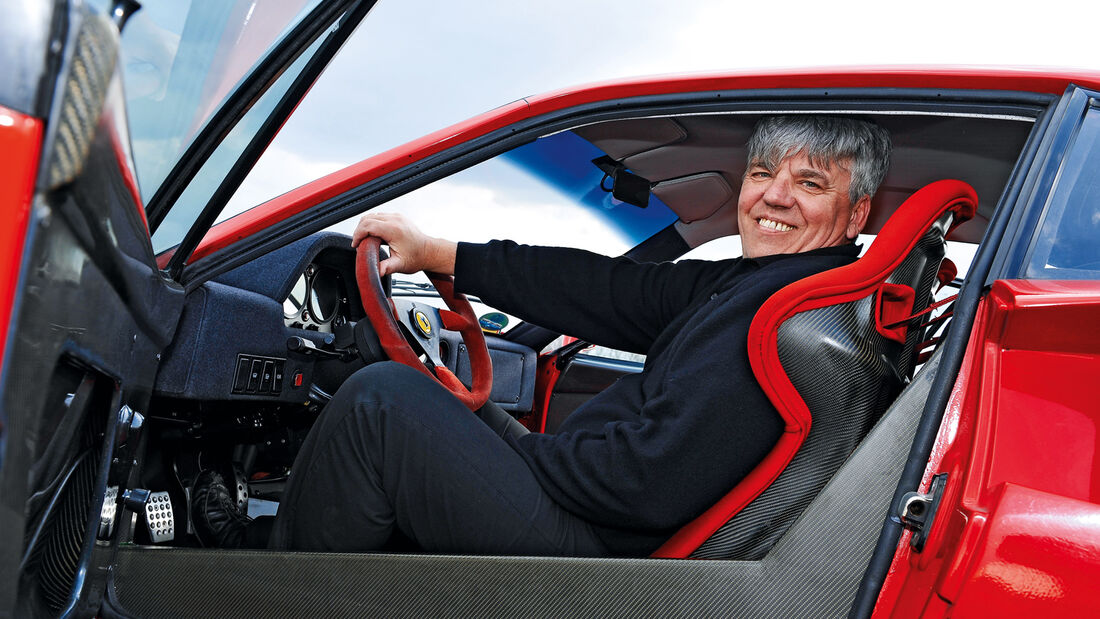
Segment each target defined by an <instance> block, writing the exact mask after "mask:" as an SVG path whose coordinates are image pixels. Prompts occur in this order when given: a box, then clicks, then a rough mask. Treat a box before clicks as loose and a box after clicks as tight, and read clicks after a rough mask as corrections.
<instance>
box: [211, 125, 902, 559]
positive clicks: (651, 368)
mask: <svg viewBox="0 0 1100 619" xmlns="http://www.w3.org/2000/svg"><path fill="white" fill-rule="evenodd" d="M748 151H749V161H748V169H747V172H746V174H745V178H744V182H743V185H742V188H741V194H740V199H739V202H738V214H739V216H738V225H739V227H740V234H741V237H742V245H743V247H744V256H743V257H741V258H733V259H729V260H724V261H719V262H703V261H681V262H679V263H662V264H652V263H636V262H633V261H631V260H629V259H627V258H608V257H606V256H599V255H596V254H592V253H588V252H584V251H581V250H576V249H568V248H558V247H527V246H521V245H516V244H515V243H511V242H508V241H494V242H491V243H487V244H484V245H472V244H467V243H454V242H452V241H447V240H444V239H438V238H432V237H428V236H426V235H424V234H423V233H422V232H420V231H419V230H418V229H417V228H416V227H415V226H413V225H412V224H410V223H409V222H408V221H406V220H405V219H404V218H402V217H400V216H395V215H385V214H371V213H368V214H367V215H365V216H364V217H363V218H362V219H361V220H360V223H359V225H358V227H357V229H356V231H355V235H354V238H353V242H354V243H355V244H356V245H357V244H358V243H359V242H360V241H362V240H363V239H364V238H366V237H367V236H378V237H380V238H382V239H383V240H385V241H386V242H387V243H388V244H389V246H390V250H391V256H390V257H389V258H388V259H387V260H385V261H383V262H382V264H381V265H380V270H381V271H382V273H383V274H385V273H395V272H401V273H411V272H416V271H420V270H430V271H437V272H442V273H452V274H454V275H455V286H456V288H457V289H458V290H459V291H460V292H465V293H473V294H477V295H479V296H480V297H481V299H482V300H483V301H485V302H486V303H488V304H489V305H491V306H494V307H497V308H499V309H501V310H504V311H506V312H509V313H511V314H514V315H516V316H519V317H521V318H524V319H526V320H530V321H532V322H535V323H536V324H541V325H544V326H546V327H549V328H551V329H554V330H555V331H558V332H562V333H570V334H572V335H576V336H578V337H580V338H582V339H585V340H587V341H590V342H593V343H597V344H601V345H604V346H608V347H612V348H618V349H623V350H629V351H634V352H639V353H645V354H646V355H647V358H646V363H645V367H644V369H643V371H642V372H640V373H638V374H635V375H629V376H626V377H623V378H622V379H620V380H619V381H617V382H616V383H615V384H613V385H612V386H610V387H609V388H607V389H606V390H604V391H603V392H602V393H601V394H599V395H598V396H596V397H594V398H592V399H591V400H589V401H588V402H587V403H585V404H584V405H583V406H581V407H580V408H578V409H577V410H576V411H575V412H574V413H573V414H572V415H571V416H570V417H569V418H568V419H566V420H565V421H564V422H563V423H562V425H561V427H560V429H559V431H558V432H557V433H555V434H552V435H550V434H538V433H528V432H526V430H524V429H523V428H522V426H520V425H519V424H518V423H516V422H515V421H514V420H513V419H511V418H510V417H509V416H508V415H507V414H506V413H504V412H503V411H501V410H500V409H499V408H496V407H494V406H493V405H491V404H489V405H486V406H485V407H483V408H482V409H481V410H480V411H478V413H477V414H476V416H475V414H472V413H470V412H469V411H468V410H466V409H465V408H464V407H463V406H462V404H461V403H459V402H458V400H457V399H455V398H454V397H453V396H451V395H450V393H449V392H447V391H446V390H444V389H443V388H442V387H441V386H440V385H438V384H437V383H435V382H434V381H432V380H431V379H429V378H427V377H426V376H424V375H422V374H420V373H419V372H417V371H415V370H412V369H410V368H407V367H405V366H400V365H397V364H393V363H382V364H374V365H372V366H369V367H367V368H364V369H363V370H360V371H359V372H358V373H357V374H356V375H354V376H353V377H351V378H350V379H349V380H348V381H347V382H346V383H345V384H344V385H343V386H342V387H341V388H340V390H339V391H338V392H337V394H336V396H335V397H334V398H333V400H332V402H331V403H330V404H329V405H328V407H327V408H326V409H325V411H324V412H323V413H322V415H321V417H320V418H319V419H318V422H317V424H316V425H315V426H314V428H313V429H312V430H311V432H310V436H309V437H308V439H307V440H306V442H305V445H304V446H303V448H302V451H301V452H300V453H299V455H298V458H297V461H296V462H295V466H294V470H293V472H292V474H291V477H290V482H289V484H288V487H287V491H286V494H285V495H284V498H283V501H282V504H281V506H280V509H279V516H278V520H277V522H276V526H275V531H274V533H273V536H272V538H271V546H272V547H274V548H284V549H300V550H328V551H361V550H373V549H377V548H383V547H386V545H387V544H388V543H389V542H390V540H391V538H392V537H393V535H394V534H395V533H396V532H398V531H399V532H400V533H401V534H403V536H404V537H406V538H408V539H411V540H412V542H413V543H414V544H415V546H416V547H418V548H420V549H423V550H428V551H442V552H459V553H495V554H534V555H547V554H559V555H586V556H608V555H617V556H644V555H646V554H649V553H651V552H652V551H653V550H654V549H656V548H657V547H658V546H659V545H660V544H661V543H662V542H663V541H665V540H666V539H667V538H668V537H669V536H670V535H671V534H672V533H673V532H675V531H676V530H677V529H678V528H679V527H681V526H683V525H684V524H685V523H687V522H688V521H690V520H691V519H692V518H694V517H695V516H697V515H698V514H699V513H701V512H702V511H703V510H705V509H706V508H707V507H709V506H710V505H711V504H713V503H714V502H715V501H716V500H717V499H718V498H719V497H721V496H722V495H723V494H725V493H726V492H727V491H729V490H730V489H731V488H732V487H734V486H735V485H736V484H737V483H738V482H739V481H740V480H741V479H743V478H744V477H745V475H747V474H748V473H749V472H750V471H752V469H753V468H754V467H755V466H756V465H757V464H758V463H759V462H760V461H761V460H762V459H763V458H764V457H765V455H766V454H767V453H768V452H769V451H770V450H771V448H772V447H773V446H774V445H775V443H776V441H777V440H778V439H779V437H780V435H781V434H782V432H783V423H782V420H781V418H780V417H779V415H778V413H777V412H776V411H775V409H774V408H773V407H772V405H771V403H770V402H769V401H768V399H767V397H766V396H765V395H764V393H763V391H762V390H761V389H760V387H759V385H757V384H756V381H755V379H754V377H753V374H752V371H751V368H750V367H749V362H748V357H747V352H746V346H747V344H746V338H747V333H748V329H749V325H750V323H751V322H752V319H753V316H754V315H755V313H756V311H757V309H759V307H760V306H761V304H763V303H764V301H765V300H766V299H767V298H768V297H769V296H771V295H772V294H773V293H775V292H776V291H777V290H779V289H780V288H782V287H783V286H785V285H787V284H789V283H791V282H794V281H797V280H799V279H801V278H804V277H807V276H809V275H813V274H815V273H818V272H821V271H824V270H827V269H830V268H835V267H839V266H843V265H846V264H849V263H851V262H852V261H854V260H855V259H856V257H857V255H858V247H857V246H856V245H855V244H854V243H853V241H854V239H855V238H856V235H857V234H859V232H860V230H861V229H862V228H863V225H864V223H865V222H866V220H867V213H868V210H869V208H870V202H871V196H872V195H873V194H874V192H875V189H876V188H877V187H878V185H879V183H881V181H882V178H883V176H884V175H885V172H886V167H887V165H888V161H889V153H890V142H889V136H888V135H887V134H886V132H885V131H884V130H882V129H880V128H878V127H876V126H875V125H872V124H870V123H867V122H863V121H860V120H857V119H854V118H848V117H824V116H815V115H797V116H779V117H771V118H765V119H763V120H762V121H761V122H760V123H758V125H757V127H756V130H755V132H754V134H753V136H752V138H751V140H750V142H749V148H748ZM229 503H230V504H231V503H232V502H231V501H230V502H229ZM199 520H200V522H201V521H202V518H200V519H199Z"/></svg>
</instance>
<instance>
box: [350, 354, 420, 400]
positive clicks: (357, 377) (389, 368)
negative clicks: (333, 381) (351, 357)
mask: <svg viewBox="0 0 1100 619" xmlns="http://www.w3.org/2000/svg"><path fill="white" fill-rule="evenodd" d="M432 382H435V381H434V380H433V379H432V378H429V377H428V376H426V375H424V373H423V372H420V371H418V370H414V369H413V368H410V367H409V366H407V365H404V364H401V363H397V362H396V361H383V362H381V363H372V364H371V365H368V366H367V367H365V368H363V369H361V370H359V371H357V372H355V373H354V374H352V375H351V376H350V377H348V379H347V380H345V381H344V384H343V385H341V386H340V389H339V391H337V393H340V392H342V391H351V392H354V393H355V394H356V395H357V396H359V397H357V398H356V399H360V400H361V399H364V398H367V397H371V398H372V399H386V398H388V397H389V396H391V395H393V394H395V393H400V392H402V391H405V390H408V389H413V390H422V389H424V388H425V387H426V386H427V385H429V384H430V383H432Z"/></svg>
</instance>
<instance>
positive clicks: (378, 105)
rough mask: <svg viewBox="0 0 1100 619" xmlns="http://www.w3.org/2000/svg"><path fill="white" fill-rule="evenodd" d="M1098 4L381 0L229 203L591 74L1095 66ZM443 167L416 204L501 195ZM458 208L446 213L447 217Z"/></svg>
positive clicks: (263, 195) (258, 197)
mask: <svg viewBox="0 0 1100 619" xmlns="http://www.w3.org/2000/svg"><path fill="white" fill-rule="evenodd" d="M1071 6H1072V7H1077V8H1070V7H1071ZM1081 11H1085V12H1092V13H1093V15H1091V16H1089V15H1082V14H1081ZM1097 16H1100V9H1098V8H1097V7H1096V5H1094V4H1092V3H1082V4H1076V3H1075V4H1073V5H1069V4H1067V5H1066V6H1064V7H1062V6H1059V4H1058V3H1057V2H1044V3H1036V2H1019V1H1014V0H1009V1H1003V2H998V3H988V2H967V1H966V0H962V1H960V0H954V1H947V2H944V1H932V2H921V3H916V2H906V3H899V2H889V1H883V0H879V1H877V2H872V1H859V2H831V3H827V2H821V1H820V0H816V1H807V0H787V1H781V2H769V3H752V2H736V1H717V0H711V1H692V0H680V1H677V2H668V1H655V0H642V1H638V0H634V1H625V0H624V1H619V0H583V1H581V0H557V1H555V2H540V3H524V2H516V1H515V0H511V1H499V0H479V1H467V2H443V1H442V0H380V1H379V2H378V4H377V6H376V7H375V8H374V9H373V10H372V12H371V13H370V15H368V16H367V18H366V20H365V22H364V24H363V25H362V26H360V28H359V30H358V31H357V32H356V33H355V34H354V35H353V37H352V38H351V40H350V41H349V42H348V43H347V44H346V46H345V47H344V49H343V50H342V51H341V52H340V54H339V56H338V57H337V58H336V59H335V61H334V63H333V64H332V65H331V66H330V67H329V68H328V69H327V70H326V73H325V74H324V75H323V76H322V78H321V79H320V80H319V82H318V83H317V84H316V85H315V86H314V88H313V90H312V91H311V92H310V94H309V96H308V97H307V98H306V99H305V101H304V102H303V103H302V104H301V105H300V106H299V109H298V110H297V111H296V113H295V115H294V117H292V118H291V120H290V121H289V122H288V123H287V125H286V126H285V127H284V129H283V131H282V132H281V134H280V135H279V137H278V138H277V139H276V142H275V143H274V145H273V148H272V149H271V150H270V151H269V153H268V154H267V155H265V156H264V158H263V159H261V161H260V164H259V165H258V166H257V169H256V170H255V171H254V174H253V178H252V179H251V180H250V181H249V182H248V183H246V185H245V186H244V187H242V190H241V192H240V194H239V197H238V200H236V201H235V202H236V203H237V204H239V205H243V204H246V203H249V204H256V203H258V202H260V201H262V200H264V199H267V198H270V197H273V196H275V195H278V194H279V193H282V192H283V191H286V190H288V189H291V188H293V187H295V186H297V185H300V184H302V183H304V182H307V181H308V180H311V179H313V178H316V177H317V176H320V175H322V174H324V173H327V172H331V171H334V170H337V169H339V168H341V167H343V166H345V165H348V164H350V163H353V162H355V161H358V160H361V159H363V158H366V157H368V156H370V155H373V154H376V153H378V152H381V151H383V150H385V149H387V148H390V147H393V146H396V145H399V144H401V143H404V142H406V141H408V140H411V139H414V138H416V137H418V136H420V135H423V134H425V133H428V132H430V131H433V130H435V129H439V128H441V127H445V126H447V125H450V124H452V123H454V122H457V121H460V120H463V119H465V118H468V117H470V116H473V115H476V114H478V113H481V112H484V111H486V110H489V109H492V108H494V107H497V106H499V105H502V104H505V103H508V102H510V101H514V100H516V99H519V98H521V97H524V96H527V95H532V94H538V93H541V92H545V91H548V90H553V89H556V88H561V87H565V86H570V85H575V84H581V83H586V82H592V81H601V80H605V79H612V78H619V77H627V76H636V75H653V74H665V73H684V72H697V71H718V70H723V69H743V68H754V67H790V66H821V65H868V64H955V65H959V64H962V65H973V64H993V65H1010V66H1061V67H1075V66H1076V67H1086V68H1088V67H1090V65H1091V68H1094V69H1095V68H1100V56H1098V55H1097V54H1096V53H1095V44H1094V43H1093V37H1092V32H1091V29H1092V28H1093V27H1094V25H1095V23H1096V19H1095V18H1096V17H1097ZM447 182H448V181H444V184H442V185H440V184H438V183H437V185H439V186H438V187H435V188H434V189H431V190H424V191H425V193H427V194H430V196H425V198H424V199H422V200H420V201H419V203H420V204H423V205H426V204H429V203H431V204H435V205H437V206H438V204H439V201H440V200H447V199H450V200H452V201H454V202H455V203H456V204H457V203H458V202H471V201H479V202H481V203H486V204H492V203H494V201H496V202H500V201H501V198H500V197H499V196H496V195H494V194H493V190H492V188H491V187H485V186H480V185H477V184H476V183H474V182H473V181H468V180H463V179H459V178H455V179H452V180H450V184H449V185H448V184H447ZM428 198H430V199H428ZM409 202H410V204H411V203H412V202H416V200H410V201H409ZM409 208H412V206H409ZM450 210H451V211H452V212H457V211H461V210H462V209H450ZM459 222H460V220H459V219H455V220H454V221H441V222H439V225H441V226H442V227H444V228H445V229H447V230H450V231H452V232H453V231H455V226H457V225H460V223H459Z"/></svg>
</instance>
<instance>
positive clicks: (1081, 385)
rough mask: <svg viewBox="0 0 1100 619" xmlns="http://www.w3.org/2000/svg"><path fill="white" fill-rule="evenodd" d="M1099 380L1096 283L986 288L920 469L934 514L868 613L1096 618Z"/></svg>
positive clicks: (1099, 293) (902, 551)
mask: <svg viewBox="0 0 1100 619" xmlns="http://www.w3.org/2000/svg"><path fill="white" fill-rule="evenodd" d="M1098 376H1100V282H1094V281H1092V282H1043V281H998V282H996V283H995V284H994V286H993V289H992V290H991V292H990V294H989V296H988V297H987V298H986V299H985V300H984V301H983V305H982V308H981V311H980V313H979V317H978V320H977V321H976V323H975V330H974V336H973V337H972V339H971V344H970V347H969V349H968V352H967V358H966V360H965V361H964V365H963V367H962V371H961V372H960V375H959V381H958V382H957V384H956V387H955V393H954V394H953V395H952V399H951V403H950V404H949V406H948V412H947V415H946V417H945V421H944V424H943V425H942V427H941V431H940V436H939V438H938V439H937V446H936V449H935V450H934V453H933V457H932V459H931V462H930V464H929V467H928V469H927V472H926V482H927V478H930V477H931V475H933V474H936V473H939V472H947V473H948V474H949V475H950V478H949V480H948V485H947V489H946V491H945V494H944V499H943V503H942V504H941V507H940V513H939V515H938V516H937V518H936V522H935V523H934V525H933V528H932V531H931V535H930V538H929V541H928V544H927V546H926V547H925V549H924V551H923V552H922V553H919V554H916V553H912V552H911V551H910V549H909V547H908V535H906V536H904V538H903V540H902V545H901V546H900V548H899V552H898V555H897V556H896V557H895V560H894V564H893V566H892V570H891V574H890V576H889V578H888V579H887V581H886V583H885V586H884V588H883V593H882V595H881V596H880V599H879V604H878V607H877V608H876V613H875V614H876V616H886V615H891V616H898V617H909V616H923V617H942V616H947V615H950V616H952V617H988V616H1029V617H1036V616H1065V617H1070V616H1080V617H1084V616H1100V597H1098V596H1097V595H1096V583H1097V582H1098V581H1100V449H1098V446H1100V404H1098V403H1100V381H1098V380H1097V377H1098Z"/></svg>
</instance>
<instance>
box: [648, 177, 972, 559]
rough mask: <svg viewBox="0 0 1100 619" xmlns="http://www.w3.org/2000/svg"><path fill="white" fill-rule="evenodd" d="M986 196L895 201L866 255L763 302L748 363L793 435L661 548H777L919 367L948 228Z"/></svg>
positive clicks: (758, 553) (950, 189)
mask: <svg viewBox="0 0 1100 619" xmlns="http://www.w3.org/2000/svg"><path fill="white" fill-rule="evenodd" d="M977 202H978V199H977V195H976V194H975V192H974V189H973V188H972V187H970V185H968V184H966V183H964V182H962V181H957V180H942V181H937V182H934V183H931V184H929V185H927V186H925V187H924V188H922V189H920V190H918V191H917V192H916V193H914V194H913V195H912V196H910V197H909V199H907V200H906V201H905V202H904V203H903V204H902V205H901V206H900V207H899V208H898V209H897V211H896V212H895V213H894V214H893V215H892V216H891V218H890V219H889V221H887V223H886V224H885V225H884V226H883V227H882V230H881V231H880V233H879V234H878V236H877V237H876V238H875V240H874V242H873V243H872V245H871V247H870V248H869V249H868V250H867V252H866V254H865V255H864V256H863V257H862V258H860V259H859V260H857V261H856V262H854V263H852V264H850V265H847V266H843V267H839V268H836V269H832V270H829V271H825V272H823V273H818V274H816V275H813V276H811V277H807V278H805V279H802V280H800V281H797V282H794V283H792V284H790V285H788V286H786V287H784V288H782V289H781V290H779V291H778V292H776V293H775V294H774V295H772V296H771V297H770V298H769V299H768V300H767V301H766V302H765V303H764V305H763V306H761V308H760V310H759V311H758V312H757V314H756V316H755V318H754V319H753V322H752V325H751V326H750V328H749V334H748V354H749V361H750V363H751V365H752V369H753V373H754V374H755V376H756V380H757V381H758V382H759V383H760V386H761V387H762V388H763V390H764V392H765V393H766V394H767V396H768V398H769V399H770V400H771V402H772V404H773V405H774V406H775V408H776V410H777V411H778V412H779V414H780V416H781V417H782V418H783V421H784V423H785V430H784V433H783V435H782V436H781V438H780V439H779V441H778V443H777V444H776V445H775V447H774V448H772V450H771V452H769V453H768V455H767V456H765V458H764V460H763V461H762V462H761V463H760V464H759V465H757V466H756V468H755V469H753V470H752V471H751V472H750V473H749V474H748V475H747V476H746V477H745V478H744V479H743V480H741V482H739V483H738V484H737V485H736V486H735V487H734V488H733V489H732V490H730V491H729V492H728V493H727V494H726V495H725V496H724V497H722V498H721V499H720V500H719V501H718V502H717V503H716V504H715V505H713V506H712V507H711V508H709V509H708V510H706V511H705V512H703V514H701V515H700V516H698V517H697V518H696V519H695V520H693V521H691V522H689V523H688V524H687V525H685V526H684V527H683V528H682V529H680V530H679V531H678V532H677V533H676V534H675V535H673V536H672V537H671V538H670V539H669V540H668V541H667V542H665V543H664V544H663V545H662V546H661V547H660V548H658V549H657V550H656V551H655V552H654V553H653V556H654V557H669V558H672V557H680V558H682V557H691V558H702V559H739V560H756V559H760V558H762V557H763V556H764V555H766V554H767V553H768V550H769V549H770V548H771V547H772V546H773V545H775V543H776V542H777V541H778V540H779V539H780V538H781V537H782V536H783V534H784V533H785V532H786V531H787V529H788V528H790V526H791V525H792V524H793V523H794V522H795V520H797V519H798V517H799V515H800V514H801V513H802V511H803V510H804V509H805V507H806V506H807V505H808V504H809V503H810V501H812V500H813V498H814V497H815V496H816V495H817V494H818V492H819V491H820V490H821V488H822V487H823V486H824V485H825V484H826V482H828V481H829V479H830V478H831V477H832V476H833V474H834V473H835V472H836V471H837V469H838V468H840V465H841V464H842V463H843V462H844V460H845V459H846V458H847V457H848V455H849V454H851V452H852V451H853V450H854V449H855V448H856V446H857V445H858V444H859V443H860V441H861V440H862V439H863V437H864V436H865V435H866V434H867V432H868V431H869V430H870V429H871V427H872V426H873V425H874V424H875V422H876V421H877V420H878V418H879V417H880V416H881V415H882V414H883V412H885V410H886V409H887V407H889V405H890V403H891V402H893V401H894V399H895V398H896V397H897V395H898V394H899V393H900V392H901V390H902V388H903V387H904V386H905V384H906V383H907V382H908V380H909V378H911V377H912V375H913V370H914V369H915V367H916V365H917V355H918V353H919V344H920V343H921V342H922V339H923V335H924V333H923V332H924V329H923V328H922V327H921V325H920V321H921V319H922V318H923V316H921V314H922V313H923V312H926V311H927V309H928V308H929V305H930V304H931V302H932V295H933V285H934V284H935V283H936V281H937V279H941V280H942V279H951V278H953V277H954V269H953V267H952V266H949V265H950V262H949V261H946V260H944V251H945V246H946V243H945V238H946V236H947V235H948V234H949V233H950V232H951V231H952V230H954V229H955V228H956V227H957V226H958V225H959V224H961V223H963V222H965V221H967V220H969V219H970V218H971V217H972V216H973V215H974V212H975V208H976V205H977ZM941 264H942V265H944V269H943V273H941Z"/></svg>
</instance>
